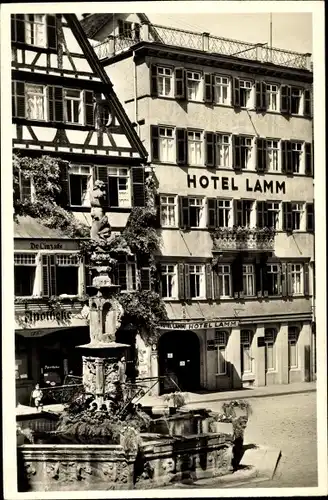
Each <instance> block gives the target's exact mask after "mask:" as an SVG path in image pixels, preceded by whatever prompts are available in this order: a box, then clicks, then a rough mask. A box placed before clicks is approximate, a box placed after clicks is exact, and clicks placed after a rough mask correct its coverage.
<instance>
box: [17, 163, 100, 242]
mask: <svg viewBox="0 0 328 500" xmlns="http://www.w3.org/2000/svg"><path fill="white" fill-rule="evenodd" d="M62 165H63V161H62V160H60V159H58V158H52V157H50V156H46V155H43V156H41V157H40V158H30V157H28V156H20V155H18V154H14V155H13V189H14V220H15V221H16V222H18V218H17V216H26V215H29V216H30V217H33V218H34V219H37V220H38V221H39V222H40V223H41V224H43V225H44V226H46V227H49V228H51V229H59V230H60V231H62V232H63V233H64V234H65V235H67V236H70V237H71V238H85V237H88V236H89V233H90V228H89V227H88V226H87V225H85V224H83V223H82V222H80V221H78V220H77V219H76V218H75V217H74V215H73V214H72V213H70V212H68V211H67V210H65V209H64V208H63V207H61V206H60V200H61V182H60V181H61V166H62ZM26 180H32V183H33V184H32V185H33V194H32V196H31V198H29V199H22V198H21V192H20V191H21V185H22V182H23V181H26Z"/></svg>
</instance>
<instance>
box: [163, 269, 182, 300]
mask: <svg viewBox="0 0 328 500" xmlns="http://www.w3.org/2000/svg"><path fill="white" fill-rule="evenodd" d="M161 293H162V297H163V298H164V299H169V298H170V299H174V298H177V296H178V286H177V271H176V266H175V265H174V264H162V265H161Z"/></svg>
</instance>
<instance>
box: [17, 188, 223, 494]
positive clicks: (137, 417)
mask: <svg viewBox="0 0 328 500" xmlns="http://www.w3.org/2000/svg"><path fill="white" fill-rule="evenodd" d="M103 186H104V185H103V183H102V182H101V181H97V182H96V183H95V187H94V190H93V193H92V199H91V207H92V208H91V218H92V227H91V242H92V247H93V252H92V255H91V262H92V268H93V271H94V272H95V273H96V275H95V276H94V277H93V281H92V285H91V286H90V287H88V290H87V291H88V294H89V318H90V342H89V343H88V344H85V345H81V346H78V349H79V350H80V351H81V354H82V359H83V394H80V396H79V397H78V398H76V400H75V401H73V403H72V404H71V405H70V406H69V407H68V408H66V409H65V410H64V412H63V413H62V415H60V417H59V419H58V422H57V423H56V422H55V424H54V425H53V428H52V430H51V429H50V430H48V431H47V432H46V433H43V435H42V436H41V435H40V434H39V435H37V433H36V432H34V438H33V439H31V438H30V434H29V433H28V431H25V434H24V433H23V434H24V436H23V437H22V432H20V442H19V443H18V444H19V446H18V461H19V464H18V470H19V474H21V479H20V481H19V483H20V490H21V491H27V490H32V491H50V490H51V491H74V490H109V489H131V488H156V487H160V486H163V485H166V484H171V483H174V482H181V481H194V480H197V479H200V478H211V477H218V476H223V475H226V474H228V473H231V471H232V458H233V428H232V424H231V421H230V424H229V423H228V424H227V423H225V424H224V425H225V426H226V427H225V428H224V429H223V430H222V429H220V428H219V427H218V426H220V422H218V420H219V419H218V418H216V417H215V415H213V414H212V413H211V412H208V411H207V410H190V411H187V410H185V409H184V408H181V409H179V408H172V409H171V410H173V411H171V412H170V411H169V412H168V415H160V416H159V414H158V412H157V413H156V411H155V408H143V409H142V410H141V409H140V408H139V406H140V405H136V404H134V403H133V401H131V398H130V401H126V399H127V398H126V392H125V353H126V349H128V348H129V346H128V345H126V344H121V343H118V342H116V340H115V334H116V332H117V330H118V328H119V327H120V324H121V319H122V315H123V313H124V311H123V309H122V307H121V305H120V303H119V301H118V299H117V293H118V291H119V289H120V287H119V286H117V285H115V284H113V283H112V279H111V273H112V268H113V260H112V258H111V256H110V254H109V253H108V251H107V250H106V249H107V248H108V243H109V242H110V239H111V238H112V234H111V227H110V224H109V221H108V218H107V216H106V214H105V209H104V189H103ZM123 410H124V411H123ZM46 415H47V411H46V409H45V408H43V409H41V411H40V412H38V416H40V417H42V418H43V419H44V418H45V417H46ZM51 418H52V419H53V415H52V417H51ZM227 426H228V429H227ZM72 429H73V430H72ZM77 429H78V432H75V431H76V430H77ZM32 434H33V433H32ZM31 441H32V442H31Z"/></svg>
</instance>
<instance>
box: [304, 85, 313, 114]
mask: <svg viewBox="0 0 328 500" xmlns="http://www.w3.org/2000/svg"><path fill="white" fill-rule="evenodd" d="M303 98H304V106H303V114H304V116H308V117H311V116H312V112H311V90H310V89H305V90H304V94H303Z"/></svg>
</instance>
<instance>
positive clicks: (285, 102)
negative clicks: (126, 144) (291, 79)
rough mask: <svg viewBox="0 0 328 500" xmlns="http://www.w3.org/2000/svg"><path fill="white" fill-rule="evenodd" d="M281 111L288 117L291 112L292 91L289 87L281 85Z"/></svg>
mask: <svg viewBox="0 0 328 500" xmlns="http://www.w3.org/2000/svg"><path fill="white" fill-rule="evenodd" d="M280 111H281V113H283V114H286V115H289V114H290V112H291V89H290V87H289V86H288V85H281V93H280Z"/></svg>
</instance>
